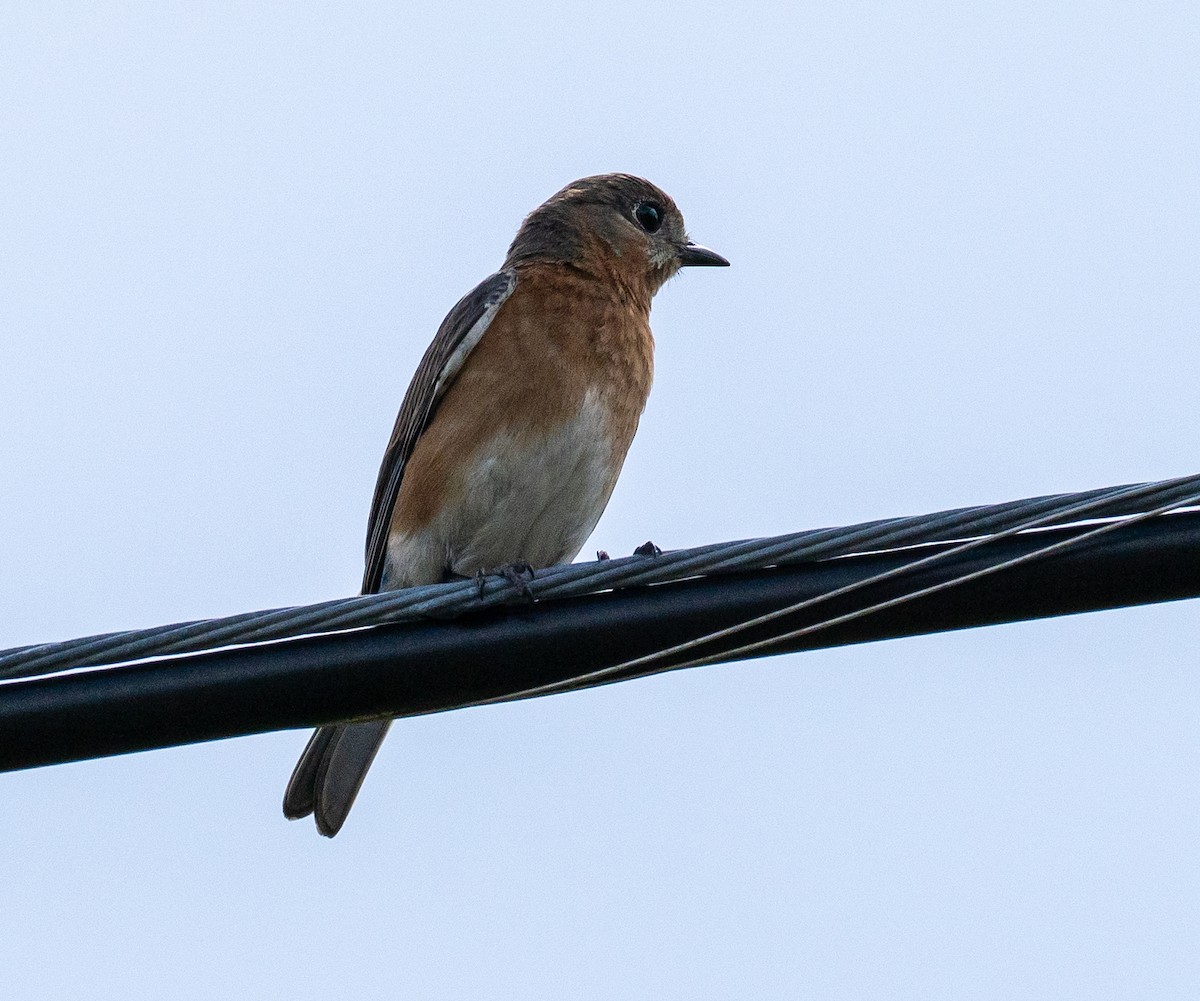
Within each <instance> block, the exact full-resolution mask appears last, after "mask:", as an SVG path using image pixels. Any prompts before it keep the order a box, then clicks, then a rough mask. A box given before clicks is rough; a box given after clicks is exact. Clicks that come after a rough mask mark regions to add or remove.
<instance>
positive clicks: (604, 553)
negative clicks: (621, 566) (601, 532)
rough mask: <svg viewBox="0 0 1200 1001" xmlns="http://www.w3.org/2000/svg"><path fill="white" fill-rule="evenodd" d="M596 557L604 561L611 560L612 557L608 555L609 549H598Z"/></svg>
mask: <svg viewBox="0 0 1200 1001" xmlns="http://www.w3.org/2000/svg"><path fill="white" fill-rule="evenodd" d="M596 559H597V560H599V561H600V562H602V563H603V562H604V561H605V560H611V559H612V557H611V556H609V555H608V550H607V549H597V550H596Z"/></svg>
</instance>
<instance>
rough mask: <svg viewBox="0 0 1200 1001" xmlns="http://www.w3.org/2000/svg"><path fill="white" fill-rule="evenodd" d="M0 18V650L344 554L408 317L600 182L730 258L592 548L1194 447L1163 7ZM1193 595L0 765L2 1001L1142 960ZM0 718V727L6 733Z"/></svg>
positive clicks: (1100, 479) (664, 356)
mask: <svg viewBox="0 0 1200 1001" xmlns="http://www.w3.org/2000/svg"><path fill="white" fill-rule="evenodd" d="M408 6H409V5H404V4H395V3H357V4H353V5H333V4H330V5H318V4H276V3H265V2H260V3H254V4H241V5H212V6H210V5H196V4H176V3H165V2H155V3H95V4H87V5H84V4H77V3H54V2H50V0H38V2H36V3H34V2H21V0H13V2H9V3H5V4H4V5H2V6H0V134H3V136H4V140H3V154H2V155H0V331H2V343H0V427H2V428H3V431H2V432H0V474H2V477H3V480H2V482H3V488H2V489H0V525H2V526H3V529H2V530H0V647H7V646H12V645H16V644H21V643H29V642H35V641H42V640H52V639H65V638H69V637H72V636H78V635H84V634H89V633H95V632H100V631H105V630H114V629H122V628H134V627H140V626H151V625H157V624H161V623H166V622H172V621H178V620H186V619H196V618H201V617H206V616H216V615H225V614H232V613H235V612H241V611H247V610H251V609H257V608H270V607H277V606H281V605H292V604H301V603H307V602H312V601H317V600H322V599H327V598H334V597H339V596H343V595H347V594H350V593H353V592H354V591H355V589H356V587H357V585H358V580H359V576H360V573H361V559H362V540H363V534H364V531H365V523H366V516H367V510H368V506H369V502H370V497H371V491H372V487H373V485H374V479H375V474H376V470H377V468H378V463H379V460H380V457H381V455H382V451H383V447H384V444H385V443H386V440H387V437H388V433H389V431H390V429H391V424H392V421H393V418H394V416H395V412H396V410H397V408H398V407H399V404H400V400H401V398H402V396H403V393H404V389H405V387H406V386H407V383H408V380H409V377H410V374H411V372H412V370H413V368H414V367H415V365H416V362H417V360H418V358H419V357H420V355H421V352H422V351H423V350H424V348H425V346H426V344H427V343H428V341H429V339H430V338H431V336H432V335H433V332H434V330H435V329H436V327H437V325H438V323H439V322H440V320H441V318H442V316H443V315H444V314H445V312H446V311H447V309H448V308H449V307H450V306H451V305H452V304H453V303H454V302H455V300H456V299H457V298H458V297H459V296H460V295H462V294H463V293H464V292H465V291H467V290H468V289H470V288H471V287H472V286H473V285H474V284H475V283H476V282H478V281H479V280H480V279H482V278H483V277H484V276H486V275H487V274H489V273H490V272H491V271H493V270H494V269H495V268H496V267H497V266H498V265H499V263H500V261H501V260H502V258H503V256H504V251H505V249H506V248H507V245H508V242H509V241H510V239H511V238H512V236H513V234H514V232H515V231H516V227H517V226H518V224H519V223H520V220H521V219H522V217H523V216H524V214H525V213H526V212H528V211H529V210H530V209H532V208H533V207H534V206H536V205H537V204H538V203H539V202H541V201H542V200H543V199H545V198H546V197H547V196H549V195H550V194H551V193H553V192H554V191H555V190H557V189H558V188H559V187H561V186H562V185H563V184H565V183H566V182H568V181H570V180H572V179H573V178H576V177H579V176H582V175H585V174H592V173H597V172H602V171H609V170H623V171H631V172H634V173H638V174H642V175H644V176H646V177H649V178H650V179H651V180H653V181H655V182H656V183H658V184H659V185H661V186H662V187H663V188H665V189H666V190H667V191H668V192H669V193H670V194H671V195H672V196H673V197H674V198H675V199H676V201H677V202H678V204H679V205H680V207H681V208H682V210H683V212H684V214H685V216H686V218H687V220H688V223H689V228H690V230H691V233H692V236H693V237H694V238H695V239H696V240H697V241H699V242H701V243H704V244H707V245H708V246H711V247H713V248H715V249H717V250H719V251H720V252H722V253H724V254H725V255H726V256H728V257H729V258H730V260H731V261H732V262H733V266H732V267H731V268H729V269H728V270H722V271H716V270H710V271H692V272H688V273H685V274H684V275H683V276H682V277H681V278H679V279H678V280H676V281H673V282H672V283H671V284H670V285H669V286H668V287H667V288H666V289H665V290H664V291H663V292H662V293H661V294H660V295H659V297H658V299H657V300H656V303H655V308H654V315H653V321H654V329H655V333H656V337H657V341H658V354H657V382H656V385H655V389H654V393H653V394H652V396H651V399H650V404H649V406H648V408H647V410H646V413H645V416H644V418H643V422H642V427H641V430H640V432H639V434H638V438H637V440H636V442H635V443H634V446H633V449H632V451H631V453H630V456H629V459H628V462H627V463H626V467H625V472H624V474H623V476H622V478H621V481H620V483H619V484H618V486H617V489H616V492H615V494H614V496H613V499H612V502H611V504H610V505H609V508H608V511H607V513H606V515H605V516H604V518H603V520H602V521H601V522H600V524H599V526H598V528H597V530H596V533H595V536H594V538H593V540H592V541H591V542H590V543H589V545H588V546H587V547H586V549H585V552H589V551H591V550H594V549H596V548H604V549H607V550H608V551H609V552H611V553H613V554H614V555H616V554H619V553H626V552H629V551H630V550H632V548H633V547H634V546H635V545H637V544H639V543H641V542H643V541H645V540H646V539H647V538H652V539H654V540H655V541H656V542H657V543H658V544H659V545H661V546H663V547H666V548H677V547H682V546H690V545H696V544H701V543H705V542H714V541H720V540H726V539H733V538H745V537H748V536H754V535H767V534H775V533H780V532H787V531H794V530H799V529H803V528H812V527H818V526H824V525H836V524H848V523H852V522H856V521H861V520H865V519H870V518H880V517H886V516H891V515H901V514H916V513H921V512H926V511H932V510H938V509H943V508H949V507H955V506H960V505H966V504H979V503H990V502H998V501H1004V500H1009V499H1014V498H1019V497H1025V496H1030V495H1036V494H1044V493H1052V492H1058V491H1068V490H1082V489H1088V488H1092V487H1100V486H1106V485H1111V484H1118V483H1126V482H1134V481H1143V480H1152V479H1158V478H1162V477H1167V476H1174V475H1181V474H1185V473H1195V472H1198V471H1200V448H1198V446H1197V436H1196V427H1195V424H1196V410H1195V401H1196V378H1197V371H1198V370H1200V342H1198V339H1197V331H1198V330H1200V282H1197V270H1196V269H1197V259H1198V251H1200V235H1198V234H1200V225H1198V223H1200V173H1198V171H1197V161H1198V159H1200V61H1198V60H1197V56H1196V54H1197V51H1198V44H1200V7H1198V6H1197V5H1196V4H1194V3H1185V2H1179V3H1155V2H1147V0H1138V2H1130V3H1104V4H1097V3H1082V2H1081V3H1051V4H1028V3H1017V4H1014V3H1011V2H1004V3H991V2H985V3H979V4H962V3H937V2H930V3H921V4H902V3H877V4H872V3H845V4H830V3H803V4H783V3H779V4H770V5H763V4H754V3H743V4H737V5H731V4H690V5H687V6H679V5H670V6H669V7H668V5H660V6H659V7H655V6H652V5H647V4H643V3H636V4H635V3H609V4H606V5H603V6H601V7H597V6H596V5H594V4H591V5H579V6H578V7H576V6H569V5H562V4H541V3H536V2H534V3H529V4H525V5H521V6H520V7H514V8H512V9H505V8H503V7H498V6H496V5H495V4H472V3H459V4H454V5H450V6H446V5H439V9H438V10H437V11H436V12H429V13H420V12H416V13H414V12H412V11H410V10H408V9H406V8H407V7H408ZM1198 647H1200V606H1198V605H1197V604H1196V603H1187V602H1185V603H1178V604H1174V605H1165V606H1159V607H1154V608H1146V609H1135V610H1127V611H1120V612H1106V613H1101V614H1094V615H1086V616H1078V617H1074V618H1070V619H1062V620H1056V621H1046V622H1038V623H1031V624H1024V625H1014V626H1005V627H996V628H990V629H984V630H974V631H969V632H962V633H956V634H948V635H942V636H933V637H927V638H921V639H910V640H902V641H893V642H886V643H879V644H873V645H869V646H862V647H855V648H846V649H840V650H833V651H827V652H819V653H811V654H806V655H803V656H792V657H780V658H773V659H769V660H762V661H756V662H752V663H748V664H741V665H731V666H724V667H715V668H707V669H701V670H695V671H688V672H683V673H678V674H671V675H668V676H665V677H660V678H655V679H650V680H644V681H639V682H634V683H629V684H623V685H618V686H614V687H610V688H604V689H600V690H596V691H590V692H586V693H582V694H575V695H568V696H560V697H554V698H548V699H540V700H535V701H531V702H527V703H523V704H516V705H505V706H498V707H491V708H481V709H475V710H469V711H464V712H459V713H449V714H443V715H438V716H433V717H428V718H424V719H415V720H409V721H406V722H404V723H402V724H401V725H398V726H397V727H395V728H394V729H393V731H392V736H391V737H390V739H389V740H388V742H387V744H386V745H385V747H384V750H383V751H382V753H381V755H380V757H379V759H378V760H377V761H376V764H375V766H374V768H373V770H372V772H371V776H370V779H369V780H368V782H367V784H366V786H365V787H364V790H363V794H362V796H361V797H360V799H359V802H358V804H357V806H356V808H355V810H354V813H353V814H352V816H351V817H350V820H349V822H348V824H347V825H346V828H345V829H344V831H343V832H342V833H341V835H340V836H339V837H338V838H337V839H336V840H335V841H333V842H330V841H327V840H325V839H322V838H319V837H318V836H317V835H316V833H315V831H314V829H313V827H312V825H311V824H310V823H307V822H306V823H287V822H285V821H284V819H283V818H282V816H281V814H280V806H279V804H280V799H281V795H282V791H283V786H284V783H285V781H286V779H287V777H288V774H289V772H290V770H291V767H292V765H293V762H294V760H295V758H296V756H297V754H298V753H299V751H300V749H301V747H302V746H303V744H304V742H305V740H306V737H307V735H306V734H304V733H299V732H294V733H277V734H269V735H264V736H258V737H252V738H245V739H239V740H231V741H225V742H221V743H214V744H206V745H198V746H193V747H186V748H179V749H174V750H167V751H159V752H153V753H147V754H140V755H133V756H126V757H121V758H113V759H109V760H104V761H93V762H86V763H81V764H74V765H69V766H62V767H55V768H45V769H39V770H34V771H29V772H24V773H18V774H9V775H2V776H0V795H2V796H3V801H4V816H5V821H6V822H5V824H4V833H3V834H0V979H2V980H3V982H4V984H5V991H6V993H7V994H8V996H11V997H14V998H17V997H21V998H35V997H36V998H67V997H88V998H90V999H95V1001H104V999H110V998H112V999H116V998H120V999H126V998H130V997H140V998H155V997H171V998H174V999H180V1001H186V999H212V998H256V999H257V998H274V997H279V998H289V999H296V1001H302V999H318V998H320V999H328V998H334V997H355V996H374V997H391V996H406V997H424V998H448V999H457V998H488V999H492V998H496V999H508V998H514V999H516V998H522V999H541V998H546V999H550V998H562V997H570V998H583V999H592V998H594V999H601V998H635V999H640V998H654V999H673V998H680V999H697V998H731V997H779V998H808V997H812V998H860V997H871V996H886V997H892V998H914V999H915V998H920V999H931V998H946V999H951V998H953V999H974V998H997V999H999V998H1012V997H1022V998H1030V999H1033V998H1054V999H1063V998H1095V997H1098V996H1099V997H1132V996H1141V997H1155V998H1176V997H1178V998H1185V997H1187V998H1191V997H1195V996H1196V993H1197V991H1198V990H1200V950H1198V949H1197V947H1196V943H1197V941H1198V940H1200V865H1198V863H1197V858H1198V854H1200V779H1198V776H1200V672H1198V671H1197V663H1196V657H1197V653H1196V651H1197V648H1198ZM0 739H2V737H0Z"/></svg>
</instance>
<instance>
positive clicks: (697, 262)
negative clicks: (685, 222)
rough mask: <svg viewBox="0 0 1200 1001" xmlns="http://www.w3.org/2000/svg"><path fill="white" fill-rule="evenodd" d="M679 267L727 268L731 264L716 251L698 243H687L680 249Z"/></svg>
mask: <svg viewBox="0 0 1200 1001" xmlns="http://www.w3.org/2000/svg"><path fill="white" fill-rule="evenodd" d="M679 266H680V267H681V268H727V267H729V262H728V261H727V260H725V258H724V257H722V256H721V255H720V254H718V253H717V252H716V251H715V250H709V249H708V248H707V247H702V246H700V244H698V243H691V242H688V243H685V244H684V245H683V246H682V247H680V248H679Z"/></svg>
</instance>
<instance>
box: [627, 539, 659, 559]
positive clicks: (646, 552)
mask: <svg viewBox="0 0 1200 1001" xmlns="http://www.w3.org/2000/svg"><path fill="white" fill-rule="evenodd" d="M633 555H634V556H661V555H662V550H661V549H659V548H658V546H656V545H655V544H654V543H653V542H643V543H642V544H641V545H640V546H638V547H637V549H635V550H634V551H633Z"/></svg>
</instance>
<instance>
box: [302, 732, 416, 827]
mask: <svg viewBox="0 0 1200 1001" xmlns="http://www.w3.org/2000/svg"><path fill="white" fill-rule="evenodd" d="M391 725H392V721H391V720H390V719H381V720H372V721H371V722H369V723H350V724H347V725H345V726H323V727H321V728H320V729H319V730H317V731H316V732H315V733H313V735H312V737H311V738H310V739H309V742H308V746H307V747H306V748H304V753H303V754H302V755H300V760H299V761H298V762H297V763H296V769H295V771H293V772H292V778H291V781H289V782H288V786H287V791H286V792H285V793H284V794H283V815H284V816H285V817H287V818H288V820H299V819H300V818H301V817H307V816H308V815H309V814H310V813H312V814H315V815H316V821H317V830H318V831H320V832H321V833H322V834H324V835H325V837H327V838H332V837H333V836H334V835H335V834H337V832H338V831H340V830H341V828H342V824H344V823H345V822H346V815H347V814H348V813H349V812H350V807H352V806H353V805H354V797H356V796H357V795H358V790H359V788H360V787H361V786H362V784H363V779H364V778H366V776H367V769H368V768H370V767H371V762H372V761H374V760H375V755H376V753H377V752H378V751H379V745H380V744H382V743H383V738H384V737H386V736H387V732H388V727H390V726H391Z"/></svg>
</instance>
